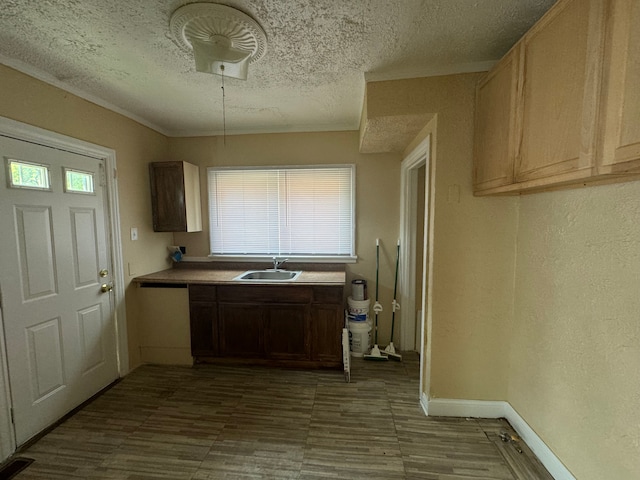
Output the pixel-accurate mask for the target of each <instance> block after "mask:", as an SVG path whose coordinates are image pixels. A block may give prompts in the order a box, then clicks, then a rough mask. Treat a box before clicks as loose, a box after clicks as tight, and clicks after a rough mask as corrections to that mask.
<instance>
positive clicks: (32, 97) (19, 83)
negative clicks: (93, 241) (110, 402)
mask: <svg viewBox="0 0 640 480" xmlns="http://www.w3.org/2000/svg"><path fill="white" fill-rule="evenodd" d="M0 85H2V95H0V115H1V116H3V117H7V118H11V119H13V120H17V121H20V122H24V123H27V124H30V125H35V126H37V127H40V128H44V129H46V130H50V131H53V132H57V133H61V134H64V135H68V136H70V137H74V138H77V139H80V140H84V141H87V142H91V143H94V144H97V145H102V146H105V147H109V148H112V149H114V150H115V151H116V161H117V167H118V189H119V190H118V191H119V200H120V225H121V227H122V250H123V256H124V258H123V260H124V265H125V270H126V271H125V281H126V283H127V285H126V303H127V321H128V336H129V355H130V363H131V367H135V366H136V365H137V364H138V363H139V362H140V355H139V347H138V346H139V340H138V333H137V319H138V314H139V310H138V308H137V303H136V301H135V299H134V297H135V294H136V292H135V287H133V286H130V285H129V281H130V280H131V278H132V277H133V276H135V275H140V274H144V273H149V272H152V271H155V270H161V269H163V268H165V267H166V266H167V262H166V258H167V254H166V246H167V245H169V244H170V243H171V235H170V234H157V233H154V232H153V229H152V225H151V202H150V193H149V174H148V170H147V164H148V162H151V161H159V160H164V159H165V158H166V154H165V153H166V149H167V139H166V137H164V136H163V135H161V134H159V133H156V132H154V131H153V130H151V129H149V128H147V127H144V126H142V125H140V124H138V123H136V122H134V121H133V120H130V119H128V118H126V117H123V116H122V115H119V114H117V113H114V112H111V111H109V110H106V109H104V108H102V107H99V106H97V105H95V104H92V103H90V102H87V101H85V100H83V99H81V98H78V97H76V96H74V95H72V94H70V93H67V92H65V91H63V90H60V89H58V88H55V87H52V86H50V85H48V84H45V83H43V82H41V81H39V80H36V79H34V78H32V77H29V76H27V75H24V74H22V73H19V72H17V71H15V70H12V69H10V68H8V67H5V66H2V65H0ZM131 227H138V233H139V240H138V241H136V242H132V241H131V240H130V236H129V230H130V228H131ZM129 266H131V271H130V272H129ZM129 273H131V274H132V275H129Z"/></svg>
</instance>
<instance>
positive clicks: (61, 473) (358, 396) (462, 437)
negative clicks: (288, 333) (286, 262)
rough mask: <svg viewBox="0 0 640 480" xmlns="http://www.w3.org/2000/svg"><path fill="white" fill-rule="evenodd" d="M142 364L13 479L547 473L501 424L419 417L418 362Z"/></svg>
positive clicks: (449, 478)
mask: <svg viewBox="0 0 640 480" xmlns="http://www.w3.org/2000/svg"><path fill="white" fill-rule="evenodd" d="M355 360H356V361H354V363H353V368H352V376H351V383H349V384H347V383H345V382H344V377H343V374H342V372H341V371H321V370H320V371H303V370H283V369H269V368H258V367H232V366H213V365H202V366H196V367H194V368H188V367H166V366H143V367H140V368H138V369H136V370H135V371H134V372H133V373H131V374H130V375H128V376H127V377H125V378H124V379H123V380H122V381H121V382H119V383H118V384H117V385H115V386H114V387H113V388H111V389H110V390H108V391H106V392H105V393H104V394H103V395H101V396H100V397H98V398H96V399H95V400H94V401H93V402H91V403H90V404H89V405H87V406H86V407H84V408H83V409H82V410H80V411H78V412H77V413H76V414H75V415H73V416H72V417H71V418H69V419H68V420H66V421H65V422H64V423H62V424H61V425H59V426H58V427H56V428H55V429H54V430H52V431H51V432H50V433H48V434H47V435H45V436H44V437H43V438H41V439H40V440H39V441H38V442H36V443H35V444H33V445H32V446H30V447H29V448H28V449H26V450H25V451H23V452H21V453H20V455H21V456H23V457H30V458H33V459H35V462H34V463H32V464H31V465H30V466H29V467H28V468H26V469H25V470H24V471H22V472H21V473H19V474H18V475H17V476H16V477H15V478H16V479H18V480H45V479H46V480H57V479H91V480H98V479H100V480H103V479H104V480H107V479H108V480H116V479H118V480H121V479H122V480H124V479H127V480H151V479H173V480H210V479H222V480H230V479H238V480H252V479H297V480H320V479H345V480H352V479H353V480H357V479H367V480H400V479H405V480H415V479H426V480H471V479H485V480H488V479H492V480H494V479H495V480H538V479H540V480H549V479H551V476H549V474H548V473H547V472H546V471H545V470H544V468H543V467H542V466H541V465H540V463H539V462H538V461H537V460H536V459H535V457H534V456H533V455H532V454H531V452H530V451H529V449H528V448H527V447H526V445H521V447H522V449H523V453H522V454H520V453H517V452H516V449H515V446H514V445H512V444H510V443H504V442H502V441H501V440H500V438H499V434H500V432H501V430H504V429H509V428H510V427H509V425H508V424H507V423H506V421H504V420H483V419H480V420H479V419H464V418H434V417H429V418H428V417H425V416H424V414H423V413H422V411H421V409H420V406H419V404H418V371H419V365H418V359H417V356H416V355H415V354H413V355H411V354H409V355H405V356H404V361H403V362H402V363H398V362H386V363H381V362H375V363H374V362H365V361H363V360H361V359H355Z"/></svg>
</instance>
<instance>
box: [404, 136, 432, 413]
mask: <svg viewBox="0 0 640 480" xmlns="http://www.w3.org/2000/svg"><path fill="white" fill-rule="evenodd" d="M430 149H431V135H429V136H427V138H425V140H423V141H422V143H420V144H419V145H418V146H417V147H416V148H415V149H414V150H413V151H412V152H411V153H410V154H409V155H407V157H406V158H405V159H404V160H403V161H402V164H401V167H400V168H401V187H400V192H401V203H400V244H401V251H402V254H401V255H400V278H399V282H400V304H401V305H402V311H403V315H402V317H401V318H402V324H401V342H402V343H401V347H402V348H403V349H404V350H416V351H417V352H418V353H419V355H420V395H421V402H422V403H423V408H424V407H425V406H426V401H425V400H424V399H426V398H427V396H428V392H429V383H430V374H429V373H430V372H429V365H430V356H431V348H430V347H431V342H430V339H431V335H430V328H429V327H430V323H429V321H428V319H430V318H431V302H430V298H431V281H430V280H431V274H432V273H431V272H433V268H432V263H433V260H432V257H433V256H432V243H433V242H432V234H433V215H432V213H431V211H430V209H431V205H432V204H433V202H432V198H433V181H432V180H433V178H432V176H433V175H432V172H433V165H432V161H431V154H430Z"/></svg>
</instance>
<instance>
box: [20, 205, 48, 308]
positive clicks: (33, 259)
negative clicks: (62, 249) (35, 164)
mask: <svg viewBox="0 0 640 480" xmlns="http://www.w3.org/2000/svg"><path fill="white" fill-rule="evenodd" d="M14 215H15V225H16V230H17V241H18V251H17V254H18V257H19V259H20V278H21V280H22V292H23V293H22V295H23V299H24V300H25V301H27V300H34V299H36V298H40V297H43V296H46V295H53V294H55V293H57V291H58V287H57V283H58V282H57V278H56V269H55V266H54V256H53V233H52V229H51V209H50V208H48V207H27V206H21V205H16V207H15V209H14Z"/></svg>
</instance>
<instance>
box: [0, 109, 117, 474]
mask: <svg viewBox="0 0 640 480" xmlns="http://www.w3.org/2000/svg"><path fill="white" fill-rule="evenodd" d="M0 135H2V136H5V137H9V138H14V139H17V140H23V141H26V142H30V143H35V144H38V145H42V146H45V147H50V148H56V149H58V150H64V151H67V152H70V153H75V154H79V155H84V156H87V157H91V158H95V159H98V160H104V162H105V177H106V178H105V183H106V187H105V188H106V194H107V202H106V207H107V211H106V212H105V214H106V218H107V225H106V231H107V235H108V241H109V245H110V247H111V251H110V257H111V263H112V265H111V269H112V272H113V275H112V278H113V281H114V288H113V294H114V299H113V300H114V302H113V312H112V313H113V315H114V316H115V328H116V345H117V347H116V355H117V363H118V375H119V376H121V377H122V376H123V375H125V374H126V373H127V372H128V371H129V351H128V346H127V319H126V308H125V307H126V306H125V297H124V293H125V290H124V289H125V281H124V264H123V258H122V237H121V231H120V205H119V201H118V179H117V176H116V171H117V170H116V152H115V150H113V149H111V148H106V147H102V146H100V145H95V144H92V143H88V142H85V141H83V140H78V139H75V138H73V137H69V136H66V135H62V134H59V133H55V132H51V131H49V130H44V129H42V128H38V127H34V126H32V125H28V124H25V123H21V122H17V121H15V120H11V119H8V118H5V117H0ZM2 168H4V166H2ZM0 391H2V392H5V394H4V395H0V463H2V462H3V461H4V460H5V459H7V458H8V457H9V456H10V455H11V454H13V452H15V449H16V442H15V432H14V429H13V426H12V422H11V398H10V385H9V376H8V363H7V352H6V344H5V338H4V323H3V318H2V311H1V310H0Z"/></svg>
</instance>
